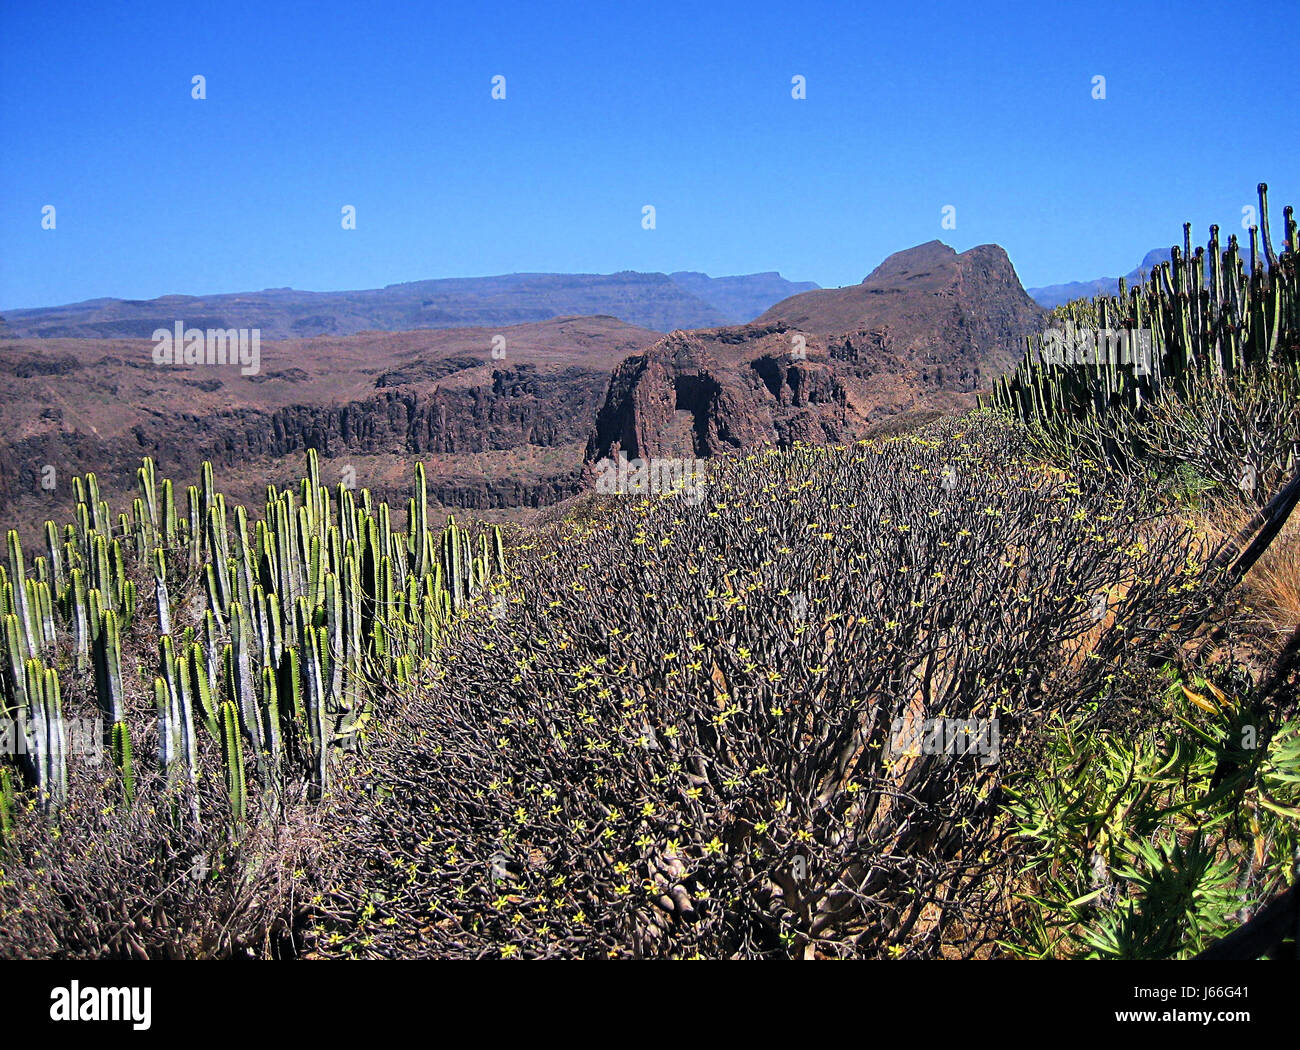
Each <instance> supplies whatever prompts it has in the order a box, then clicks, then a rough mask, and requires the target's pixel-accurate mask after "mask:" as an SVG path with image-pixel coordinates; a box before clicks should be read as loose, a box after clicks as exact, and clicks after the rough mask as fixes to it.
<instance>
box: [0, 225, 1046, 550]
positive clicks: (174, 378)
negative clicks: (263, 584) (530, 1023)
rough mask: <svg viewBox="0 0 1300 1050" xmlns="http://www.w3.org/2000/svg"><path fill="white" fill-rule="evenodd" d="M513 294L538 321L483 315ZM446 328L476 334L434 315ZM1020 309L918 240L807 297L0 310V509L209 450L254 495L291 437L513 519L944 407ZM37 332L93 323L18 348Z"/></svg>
mask: <svg viewBox="0 0 1300 1050" xmlns="http://www.w3.org/2000/svg"><path fill="white" fill-rule="evenodd" d="M791 290H793V294H787V293H789V292H790V291H791ZM705 295H707V296H708V297H709V298H708V299H707V300H706V299H705V298H703V296H705ZM773 297H780V301H779V302H775V303H771V302H768V300H769V299H771V298H773ZM764 304H766V308H765V309H763V310H762V311H761V316H760V317H758V318H756V319H754V318H751V319H750V320H749V321H747V322H742V323H739V324H728V323H715V319H716V318H719V317H723V318H727V317H733V316H742V317H743V316H745V315H746V314H753V313H754V312H755V311H756V310H759V308H760V307H761V306H763V305H764ZM512 309H513V310H514V311H515V313H516V314H517V315H521V316H531V315H535V314H537V313H545V314H546V315H547V316H546V317H545V318H544V319H543V320H540V321H526V322H521V323H519V324H516V325H506V324H502V323H500V321H501V319H502V318H503V317H506V316H510V314H509V313H508V312H507V311H509V310H512ZM558 309H568V310H572V311H575V312H578V313H581V314H585V315H587V316H568V317H560V318H554V317H550V316H549V314H550V313H551V312H552V311H554V310H558ZM593 313H597V314H599V316H591V314H593ZM614 314H618V315H621V316H623V317H629V316H631V317H637V316H640V317H643V318H648V319H650V322H651V323H652V324H653V325H654V326H655V327H654V328H653V329H652V328H651V326H650V324H643V325H641V326H633V325H630V324H627V323H626V322H624V321H621V320H617V319H616V318H615V317H614V316H611V315H614ZM412 318H414V319H415V320H414V321H413V320H411V319H412ZM468 318H473V319H475V320H476V321H478V322H480V323H479V324H478V326H476V327H466V326H462V325H460V324H457V323H458V322H463V321H464V320H465V319H468ZM692 318H695V319H700V320H701V323H699V324H698V325H696V324H695V321H694V320H692ZM1043 318H1044V315H1043V311H1042V310H1041V309H1040V308H1039V307H1038V306H1036V305H1035V304H1034V302H1033V300H1031V299H1030V298H1029V297H1028V296H1027V295H1026V294H1025V292H1024V290H1023V289H1022V288H1021V286H1020V281H1019V279H1018V278H1017V276H1016V272H1015V269H1014V268H1013V267H1012V265H1011V262H1010V260H1009V259H1008V258H1007V256H1006V253H1005V252H1004V251H1003V250H1002V249H1001V248H999V247H998V246H997V245H981V246H979V247H976V248H972V249H970V250H969V251H965V252H961V253H957V252H955V251H954V250H953V249H952V248H950V247H948V246H947V245H944V244H941V243H939V242H938V241H931V242H929V243H927V244H922V245H918V246H917V247H915V248H911V249H908V250H906V251H903V252H899V253H897V254H895V255H892V256H890V257H889V258H888V259H886V260H884V261H883V262H882V263H881V264H880V265H879V266H877V267H876V268H875V269H874V270H873V271H872V272H871V274H870V275H869V276H868V277H867V278H866V279H865V280H863V281H862V282H861V283H859V284H855V285H850V286H848V287H844V288H834V289H825V290H823V289H818V288H816V287H815V286H812V287H810V286H809V285H806V284H805V285H795V284H792V283H791V282H788V281H785V280H783V279H782V278H781V277H780V276H779V275H777V274H771V273H769V274H753V275H750V276H747V277H730V278H710V277H707V276H705V275H704V274H698V273H678V274H672V275H671V276H669V275H665V274H637V273H624V274H612V275H606V276H598V275H573V276H559V275H536V274H534V275H515V276H513V277H501V278H483V279H465V280H458V281H428V282H420V283H418V284H410V285H398V286H395V287H393V288H387V289H382V290H378V291H373V292H355V293H337V294H320V295H311V294H310V293H303V292H295V291H292V290H289V289H271V290H268V291H265V292H259V293H255V294H248V295H230V296H212V297H205V298H201V299H200V298H188V297H183V296H169V297H164V298H163V299H156V300H151V301H149V302H143V303H125V302H122V301H119V300H108V299H102V300H98V301H96V302H94V303H83V304H78V305H76V306H72V307H63V308H56V309H52V310H30V311H15V312H14V313H13V314H11V315H10V316H9V321H10V323H11V325H12V327H13V329H14V330H15V331H14V332H13V335H14V336H16V337H11V338H7V339H4V341H3V342H0V363H2V364H3V366H4V368H5V375H6V382H5V383H4V384H0V514H3V515H4V516H5V517H6V518H7V519H8V520H10V521H13V522H18V523H20V524H22V525H23V527H25V528H26V527H30V528H32V529H39V527H40V524H41V523H42V522H44V521H45V520H46V519H47V518H52V519H59V518H62V517H64V516H65V515H66V514H68V513H70V511H69V510H68V509H67V508H68V503H69V501H70V500H71V497H72V490H71V479H72V477H73V476H75V475H77V474H80V473H83V472H85V471H87V470H94V471H95V472H96V473H97V476H98V479H99V484H100V486H101V491H102V492H104V493H105V495H106V498H111V499H112V500H114V501H115V502H119V503H120V502H121V501H123V500H125V501H126V505H128V506H129V501H130V499H131V498H133V497H134V494H135V491H136V483H137V482H136V475H135V471H136V467H137V466H138V465H139V458H140V457H141V456H151V457H153V458H154V460H155V461H156V463H157V464H158V469H159V470H160V471H162V472H163V473H164V474H170V475H172V476H174V477H176V478H179V479H193V478H195V477H196V476H197V475H198V471H199V469H200V464H201V463H202V461H204V460H210V461H212V463H213V464H214V466H216V467H218V468H219V469H220V470H221V476H222V478H223V483H224V485H225V486H226V491H227V495H228V496H229V498H231V499H237V500H239V501H240V502H243V503H253V504H255V503H256V502H257V500H259V499H261V498H262V497H263V496H264V495H265V492H266V486H267V485H268V484H277V485H279V484H289V483H291V481H292V478H293V477H294V474H293V472H294V471H297V470H298V469H299V468H300V466H301V462H302V455H303V451H304V450H305V449H308V448H314V449H316V450H317V451H318V452H319V453H320V455H321V457H322V472H323V474H327V475H328V476H329V477H330V478H331V479H334V480H338V479H339V478H341V477H344V476H348V477H354V478H355V480H356V481H357V484H358V485H359V486H360V487H365V488H370V489H371V490H372V491H374V492H375V493H376V495H377V496H379V497H380V498H398V496H399V495H400V493H402V492H404V491H405V489H406V487H407V486H408V484H409V478H410V467H411V461H412V460H413V459H419V460H420V461H421V462H423V463H425V465H426V469H427V471H428V489H429V495H430V498H431V499H432V500H433V501H435V503H436V504H437V505H438V506H439V507H441V508H444V509H449V510H450V509H452V508H469V509H472V510H473V511H475V512H483V513H488V512H491V513H494V514H496V513H502V514H506V513H509V514H513V513H515V512H519V513H522V512H523V511H522V509H523V508H527V507H537V506H543V505H547V504H552V503H556V502H558V501H560V500H563V499H566V498H568V497H570V496H573V495H575V494H577V493H578V492H579V491H581V490H582V488H583V486H584V484H585V480H584V478H585V473H586V471H587V470H589V469H594V467H593V466H592V465H593V464H595V463H598V462H599V461H600V460H602V459H603V458H605V457H609V456H613V455H616V454H617V453H618V452H625V453H627V454H628V456H629V457H630V458H631V457H636V456H660V457H665V456H666V457H678V456H682V457H691V456H706V455H712V454H715V453H721V452H727V451H729V450H733V449H737V448H746V447H749V446H751V445H752V444H754V443H757V442H764V441H770V442H772V443H774V444H777V445H783V446H785V445H790V444H792V443H793V442H796V441H799V442H824V441H830V442H836V443H839V442H842V441H847V440H851V439H856V438H857V437H861V436H865V435H867V434H870V433H876V432H882V430H883V431H888V430H893V429H905V428H906V427H908V426H913V425H916V424H917V423H918V422H923V421H924V420H926V419H929V418H933V417H934V416H936V415H938V414H940V413H943V412H949V411H957V410H960V409H963V408H965V407H968V406H969V405H971V404H972V403H973V402H974V398H975V394H976V393H977V392H978V391H980V390H984V389H987V388H988V387H989V385H990V384H991V383H992V382H993V380H994V379H995V378H997V376H999V375H1000V374H1002V373H1003V372H1005V371H1006V370H1007V369H1009V368H1010V367H1011V366H1012V365H1013V364H1014V363H1015V361H1016V359H1017V357H1018V355H1019V353H1020V347H1021V346H1023V340H1024V337H1025V335H1026V334H1027V333H1029V332H1032V331H1035V330H1037V329H1038V328H1039V327H1040V326H1041V325H1042V323H1043ZM176 320H183V321H184V322H185V323H186V325H188V326H192V327H200V326H202V327H205V328H206V327H216V326H218V325H219V326H221V327H225V328H231V327H234V328H240V327H251V326H254V325H260V326H262V327H263V328H264V329H265V330H266V331H265V332H264V338H263V340H262V343H261V356H260V359H259V362H258V364H259V367H258V369H257V371H255V372H254V373H250V374H245V373H244V371H243V369H242V368H241V367H240V366H239V365H238V364H234V365H227V366H222V365H217V364H213V365H201V364H197V363H195V364H189V365H181V364H176V363H172V364H165V365H160V364H158V363H157V362H156V361H155V358H154V353H153V351H154V347H153V345H152V343H151V342H150V335H151V333H152V331H153V330H154V329H155V328H157V327H170V326H171V325H172V324H174V322H175V321H176ZM381 325H392V326H404V327H406V329H407V330H406V331H388V330H383V329H382V328H381ZM453 325H457V326H456V327H452V326H453ZM686 325H695V326H694V327H689V328H688V327H685V326H686ZM59 326H67V327H66V328H65V329H64V330H65V331H67V330H71V331H73V332H79V333H84V332H89V333H92V334H93V336H94V337H91V338H87V337H85V336H84V335H76V336H63V337H61V338H59V337H56V338H40V337H39V335H41V334H46V333H51V332H55V331H58V330H59ZM114 326H119V327H117V328H114ZM326 326H329V327H331V328H333V329H337V330H336V331H332V332H331V333H329V334H325V335H295V336H293V337H290V338H278V337H276V336H274V335H272V334H271V333H278V332H281V331H283V330H284V329H285V328H288V329H291V330H293V331H295V332H318V331H320V330H321V329H322V328H323V327H326ZM360 328H369V329H371V331H365V332H357V331H356V330H357V329H360ZM412 328H414V329H415V330H411V329H412ZM123 329H125V330H126V331H127V332H129V333H132V334H128V335H119V336H110V335H109V334H108V333H110V332H112V331H114V330H118V331H120V330H123ZM429 329H437V330H429ZM665 329H668V330H669V331H670V332H671V334H669V335H665V334H664V330H665ZM28 332H35V333H37V335H28V334H26V333H28ZM343 332H350V333H352V334H342V333H343ZM497 336H501V340H500V345H499V346H498V340H497V338H496V337H497ZM178 437H179V438H180V439H179V440H178ZM584 461H585V465H584ZM47 467H53V468H54V470H55V474H56V477H57V486H56V487H55V488H54V489H49V488H47V486H46V483H45V480H44V479H45V477H46V470H47Z"/></svg>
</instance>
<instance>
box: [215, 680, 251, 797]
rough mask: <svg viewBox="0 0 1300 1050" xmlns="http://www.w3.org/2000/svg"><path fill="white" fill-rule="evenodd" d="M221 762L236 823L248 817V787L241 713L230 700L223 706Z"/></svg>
mask: <svg viewBox="0 0 1300 1050" xmlns="http://www.w3.org/2000/svg"><path fill="white" fill-rule="evenodd" d="M221 762H222V765H223V766H224V768H225V771H226V794H227V795H228V796H229V798H230V813H231V816H232V817H234V819H235V821H236V822H240V821H243V820H244V819H245V817H246V816H247V815H248V785H247V784H246V782H245V780H244V742H243V738H242V736H241V735H240V731H239V712H238V711H237V710H236V708H235V705H234V704H232V703H231V702H230V701H229V700H227V701H226V702H225V703H223V704H222V705H221Z"/></svg>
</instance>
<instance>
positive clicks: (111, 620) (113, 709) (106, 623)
mask: <svg viewBox="0 0 1300 1050" xmlns="http://www.w3.org/2000/svg"><path fill="white" fill-rule="evenodd" d="M91 593H92V594H94V593H95V592H91ZM93 605H94V603H93V602H92V608H93ZM94 650H95V692H96V695H97V696H98V698H99V707H100V710H101V711H103V713H104V718H105V719H106V720H107V721H109V722H120V721H122V717H123V707H122V697H123V689H122V642H121V638H120V635H119V630H118V618H117V613H115V612H114V611H113V610H112V609H105V610H104V611H103V614H102V615H101V617H100V618H99V628H98V630H97V631H96V632H95V636H94Z"/></svg>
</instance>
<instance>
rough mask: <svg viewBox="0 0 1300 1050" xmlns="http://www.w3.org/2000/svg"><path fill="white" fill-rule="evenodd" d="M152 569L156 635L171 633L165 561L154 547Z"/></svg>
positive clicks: (160, 552)
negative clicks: (156, 622)
mask: <svg viewBox="0 0 1300 1050" xmlns="http://www.w3.org/2000/svg"><path fill="white" fill-rule="evenodd" d="M150 563H151V565H152V568H153V588H154V607H155V608H156V609H157V611H158V633H159V634H171V633H172V610H171V602H170V601H169V600H168V597H167V559H166V557H165V556H164V555H163V550H162V548H161V547H155V548H154V551H153V555H152V556H151V558H150Z"/></svg>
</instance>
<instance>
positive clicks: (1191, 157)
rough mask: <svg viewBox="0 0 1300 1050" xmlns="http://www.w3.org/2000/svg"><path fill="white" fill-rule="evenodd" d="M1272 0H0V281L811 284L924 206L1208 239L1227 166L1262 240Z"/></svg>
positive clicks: (870, 260)
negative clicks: (515, 278)
mask: <svg viewBox="0 0 1300 1050" xmlns="http://www.w3.org/2000/svg"><path fill="white" fill-rule="evenodd" d="M1295 14H1296V11H1295V7H1294V4H1283V3H1271V2H1255V3H1251V4H1249V5H1244V6H1240V7H1231V8H1230V7H1228V6H1227V5H1221V4H1200V3H1195V2H1186V3H1182V4H1179V5H1176V6H1175V5H1170V4H1168V3H1124V4H1119V3H1115V4H1110V3H1091V4H1088V5H1084V6H1080V7H1077V8H1067V7H1063V6H1060V5H1056V4H1051V3H1046V4H1045V3H1042V2H1041V0H1040V2H1037V3H1023V4H1011V3H980V4H974V3H962V4H957V3H931V4H927V3H922V2H910V3H902V4H889V5H880V6H877V5H874V4H865V3H841V4H829V3H815V2H801V3H771V2H765V0H754V2H753V3H737V4H732V3H714V4H704V3H699V2H696V3H690V4H658V5H654V6H644V7H642V6H638V5H631V4H627V5H624V4H617V3H616V4H611V3H608V2H607V0H606V2H602V3H591V4H565V3H562V2H556V3H547V4H541V3H531V4H516V3H509V2H503V0H501V2H493V3H483V2H476V3H473V4H470V3H464V4H436V3H423V4H415V3H410V4H385V3H374V4H362V3H353V2H349V3H340V4H336V3H331V2H311V3H299V4H290V3H276V2H274V0H259V2H257V3H245V2H243V0H221V2H218V3H184V4H179V3H131V2H129V0H127V2H123V3H120V4H102V5H101V4H86V3H75V2H70V3H64V2H59V0H41V2H38V3H25V2H22V3H20V2H16V0H0V143H3V146H0V309H13V308H17V307H24V306H42V305H53V304H57V303H64V302H71V301H76V300H80V299H87V298H95V297H98V296H118V297H124V298H149V297H153V296H157V295H163V294H167V293H174V292H180V293H188V294H199V293H212V292H230V291H240V290H247V289H260V288H267V287H281V286H292V287H294V288H304V289H313V290H334V289H345V288H369V287H378V286H382V285H385V284H392V283H396V282H399V281H408V280H420V279H426V278H433V277H451V276H469V275H479V274H495V273H511V272H519V271H524V272H528V271H547V272H599V273H608V272H612V271H616V270H662V271H673V270H682V269H690V270H702V271H705V272H707V273H710V274H713V275H715V276H716V275H722V274H732V273H749V272H754V271H762V270H779V271H780V272H781V273H782V274H784V275H785V276H786V277H788V278H790V279H792V280H812V281H816V282H818V283H819V284H822V285H824V286H833V285H840V284H847V283H853V282H856V281H860V280H861V279H862V278H863V277H864V276H865V275H866V274H867V273H868V272H869V271H870V270H871V269H872V267H874V266H875V265H876V264H877V263H878V262H880V260H881V259H882V258H884V257H885V256H886V255H888V254H889V253H890V252H893V251H896V250H899V249H901V248H905V247H908V246H910V245H913V244H917V243H919V242H922V241H926V240H930V239H933V238H936V237H937V238H939V239H941V240H944V241H946V242H947V243H949V244H951V245H953V246H954V247H955V248H957V249H959V250H964V249H966V248H969V247H971V246H972V245H975V244H982V243H986V242H996V243H998V244H1001V245H1002V246H1003V247H1005V248H1006V249H1007V251H1008V253H1009V254H1010V256H1011V259H1012V261H1013V262H1014V263H1015V265H1016V268H1017V270H1018V272H1019V274H1020V277H1021V280H1022V281H1023V283H1025V284H1026V285H1028V286H1034V285H1042V284H1049V283H1056V282H1059V281H1064V280H1070V279H1082V278H1091V277H1097V276H1102V275H1111V274H1117V273H1121V272H1124V271H1126V270H1128V269H1130V268H1132V267H1133V266H1134V265H1136V263H1137V262H1138V260H1139V259H1140V258H1141V257H1142V255H1143V253H1144V252H1145V251H1147V250H1148V249H1149V248H1152V247H1155V246H1158V245H1164V244H1171V243H1173V242H1174V241H1176V240H1179V239H1180V238H1181V224H1182V223H1183V222H1184V221H1187V220H1190V221H1192V222H1193V223H1195V230H1196V235H1197V236H1198V237H1199V238H1200V239H1202V240H1203V239H1204V236H1205V232H1206V227H1207V226H1208V224H1209V223H1211V222H1216V221H1217V222H1219V223H1220V224H1221V225H1223V226H1224V228H1225V237H1226V232H1227V231H1228V230H1232V229H1234V228H1236V225H1237V224H1239V221H1240V216H1241V208H1242V206H1243V205H1246V204H1249V203H1251V201H1252V200H1253V196H1254V187H1255V184H1256V182H1258V181H1259V180H1260V179H1261V178H1262V179H1265V180H1267V181H1268V182H1269V183H1270V186H1271V188H1272V199H1273V205H1274V207H1273V211H1274V234H1275V240H1277V241H1278V242H1280V241H1281V233H1280V227H1281V206H1282V205H1283V204H1285V203H1295V204H1300V178H1298V177H1297V176H1298V175H1300V172H1298V171H1297V167H1298V162H1300V155H1298V153H1297V150H1296V148H1295V145H1296V143H1295V119H1296V114H1297V112H1300V81H1298V80H1297V78H1296V77H1294V76H1292V75H1289V74H1285V73H1284V72H1283V70H1284V68H1285V67H1286V65H1287V62H1288V59H1289V57H1290V55H1289V50H1288V48H1290V49H1292V50H1293V45H1289V44H1288V43H1287V41H1288V40H1293V39H1294V33H1295V29H1296V22H1297V20H1296V18H1295ZM1252 62H1258V63H1259V66H1258V68H1259V69H1260V70H1261V71H1264V72H1262V73H1261V74H1260V76H1259V77H1258V78H1256V79H1255V80H1253V81H1252V80H1251V79H1250V78H1248V77H1247V76H1246V75H1245V73H1244V72H1243V71H1244V70H1246V69H1247V68H1251V64H1252ZM1270 70H1271V71H1273V72H1268V71H1270ZM195 74H201V75H203V76H205V77H206V81H207V83H206V89H207V98H206V99H205V100H202V101H198V100H194V99H192V98H191V77H193V76H194V75H195ZM497 74H501V75H504V76H505V77H506V96H507V97H506V99H505V100H504V101H494V100H493V99H492V98H491V97H490V92H491V78H492V77H493V76H494V75H497ZM796 74H798V75H802V76H804V77H806V78H807V98H806V99H804V100H795V99H792V98H791V77H792V76H794V75H796ZM1097 74H1100V75H1103V76H1105V77H1106V93H1107V97H1106V99H1105V100H1104V101H1097V100H1094V99H1093V98H1092V97H1091V79H1092V77H1093V76H1094V75H1097ZM1265 76H1267V78H1268V79H1267V83H1265V81H1264V77H1265ZM47 204H52V205H54V206H55V208H56V222H57V226H56V229H54V230H44V229H42V228H41V209H42V207H43V206H45V205H47ZM645 204H651V205H653V206H654V207H655V209H656V228H655V229H654V230H646V229H643V228H642V224H641V216H642V210H641V209H642V206H643V205H645ZM344 205H352V206H354V207H355V208H356V210H357V228H356V229H355V230H343V229H342V228H341V223H340V209H341V208H342V207H343V206H344ZM945 205H952V206H954V207H955V208H956V220H957V226H956V229H955V230H944V229H941V227H940V220H941V210H942V208H943V207H944V206H945Z"/></svg>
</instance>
